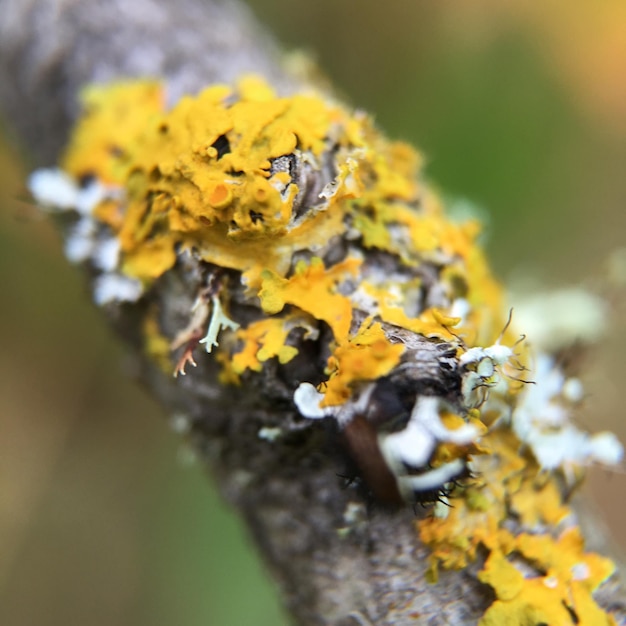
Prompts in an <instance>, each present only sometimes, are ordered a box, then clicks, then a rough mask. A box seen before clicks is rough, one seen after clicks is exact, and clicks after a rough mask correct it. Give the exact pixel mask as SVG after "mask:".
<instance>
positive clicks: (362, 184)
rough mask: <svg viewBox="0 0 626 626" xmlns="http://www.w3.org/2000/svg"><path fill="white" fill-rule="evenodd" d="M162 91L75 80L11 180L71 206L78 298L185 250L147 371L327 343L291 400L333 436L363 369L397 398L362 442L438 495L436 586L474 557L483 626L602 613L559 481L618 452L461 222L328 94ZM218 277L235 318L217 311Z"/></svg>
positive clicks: (426, 525)
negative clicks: (191, 270)
mask: <svg viewBox="0 0 626 626" xmlns="http://www.w3.org/2000/svg"><path fill="white" fill-rule="evenodd" d="M164 101H165V99H164V97H163V87H162V86H161V85H160V84H158V83H155V82H151V81H141V82H140V81H134V82H128V83H119V84H114V85H109V86H93V87H90V88H89V89H87V90H86V91H85V92H84V94H83V105H84V113H83V116H82V117H81V119H80V120H79V121H78V123H77V125H76V129H75V131H74V134H73V135H72V138H71V140H70V143H69V145H68V147H67V150H66V152H65V155H64V157H63V160H62V162H61V164H60V168H59V169H54V170H40V171H37V172H35V173H34V174H33V175H32V177H31V179H30V188H31V191H32V193H33V195H34V197H35V198H36V199H37V201H38V202H39V203H40V204H41V205H43V206H45V207H48V208H49V209H51V210H57V211H64V212H70V213H72V214H73V215H74V218H75V219H74V225H73V226H72V227H71V228H70V230H69V233H68V237H67V242H66V253H67V256H68V257H69V259H70V260H71V261H73V262H78V263H86V264H89V265H90V266H91V268H92V270H93V272H94V275H95V279H94V298H95V300H96V302H97V303H98V304H101V305H105V306H116V305H117V304H119V303H123V302H129V301H130V302H132V301H136V300H139V299H141V298H142V297H144V294H146V293H148V292H149V291H150V290H151V289H152V288H153V285H154V284H155V282H156V281H158V280H159V279H160V278H161V277H163V276H164V275H166V274H167V273H168V272H169V271H170V270H171V269H172V268H173V267H174V266H175V265H176V264H180V263H183V262H184V260H185V258H188V257H189V256H193V258H194V259H196V260H197V261H198V262H199V263H202V264H204V266H205V267H206V268H207V277H208V278H206V280H205V281H204V283H203V284H202V285H201V289H199V291H198V294H197V298H196V301H195V303H194V304H193V306H192V307H191V308H190V310H189V319H188V323H187V324H183V325H182V326H181V328H180V331H179V333H178V335H177V336H176V337H165V336H163V334H162V331H161V329H160V327H159V323H158V311H154V310H153V309H151V308H148V309H147V312H146V317H145V323H144V326H143V329H144V333H145V337H146V344H145V349H146V351H147V353H149V354H150V355H152V356H153V357H154V358H155V359H156V360H157V361H158V362H159V363H160V365H161V366H162V367H164V368H169V369H170V370H171V371H172V372H176V373H177V374H185V373H186V369H188V366H189V365H194V364H195V360H194V355H196V356H197V355H198V354H199V352H200V351H201V350H202V346H199V344H201V343H203V342H204V343H205V344H206V349H207V350H208V351H211V350H212V349H213V353H212V355H211V358H215V359H216V360H217V361H218V362H219V363H220V364H221V380H222V382H223V383H224V384H232V385H237V384H241V378H242V376H243V375H247V374H249V373H250V372H260V371H261V370H262V369H263V367H264V364H265V363H267V362H269V361H271V360H273V359H275V360H277V361H278V362H279V363H281V364H288V363H289V362H290V361H291V360H292V359H294V358H295V357H296V356H297V355H298V346H299V344H298V342H297V341H295V340H293V337H294V336H295V334H298V333H299V334H298V337H300V341H324V342H325V345H324V346H323V348H324V350H325V351H326V353H327V354H328V359H327V367H326V370H325V371H324V372H321V373H320V379H321V380H322V383H321V384H320V383H319V380H316V381H303V382H302V384H301V385H300V386H299V387H298V388H297V389H294V390H293V391H294V396H293V397H294V407H295V408H297V410H298V411H299V412H300V413H301V415H303V416H304V417H307V418H311V419H316V418H324V417H334V418H336V419H337V420H338V421H339V422H340V425H342V426H344V427H346V428H348V426H347V425H348V424H350V423H351V421H352V420H355V419H356V417H357V416H360V417H363V416H365V417H366V420H369V421H370V422H372V423H374V422H375V421H376V419H377V418H376V417H375V416H374V415H373V409H372V407H373V406H376V397H377V394H378V393H379V392H380V385H381V383H380V381H384V382H385V384H387V385H392V386H393V385H395V387H396V388H402V392H401V393H400V392H398V394H397V396H398V397H399V398H400V400H398V406H397V407H395V408H394V409H393V410H395V411H396V413H395V414H394V415H392V416H391V417H395V418H398V415H400V416H401V419H396V422H398V421H399V422H400V423H401V427H400V428H398V427H396V428H395V430H394V429H392V430H391V431H387V432H383V433H381V434H379V435H376V436H377V437H378V439H377V441H378V443H379V445H380V449H381V451H382V456H383V458H384V459H385V461H386V463H387V465H388V466H389V467H390V468H391V469H392V470H393V471H394V472H395V474H396V479H397V484H396V486H397V489H398V491H399V493H400V494H401V495H402V496H405V497H408V498H411V495H412V494H415V493H421V494H424V493H426V494H430V493H434V496H435V497H434V498H433V499H434V500H439V501H440V502H438V503H437V506H436V507H435V512H434V515H432V516H429V517H427V518H425V519H421V520H419V521H417V522H416V527H417V532H418V533H419V535H420V537H421V539H422V540H423V541H424V542H425V543H426V544H428V545H429V546H430V547H431V548H432V557H431V575H432V578H433V580H435V579H436V577H437V572H438V569H439V568H441V567H443V568H462V567H464V566H466V565H467V564H468V562H470V561H471V560H473V559H475V558H476V557H477V555H478V551H479V549H482V550H486V551H487V553H488V557H487V559H486V562H485V564H484V568H483V570H482V571H481V573H480V580H481V581H482V582H484V583H485V584H488V585H490V586H491V587H493V589H494V592H495V597H496V600H495V602H494V603H493V605H492V606H491V607H490V608H489V610H488V611H487V613H486V614H485V616H484V618H483V621H482V623H483V624H503V623H511V624H513V623H516V624H517V623H519V624H526V623H528V624H530V623H533V624H534V623H549V624H557V623H569V622H567V620H568V619H570V620H571V619H572V616H575V617H576V623H579V624H594V625H596V624H610V623H613V622H612V618H611V617H610V616H609V615H607V614H606V613H604V612H603V611H602V610H601V609H600V608H599V607H598V606H597V605H596V603H595V601H594V599H593V592H594V590H595V589H596V588H597V587H598V585H600V584H601V583H602V582H603V581H604V580H606V578H608V577H609V576H610V575H611V573H612V572H613V565H612V564H611V562H610V561H609V560H607V559H603V558H601V557H599V556H597V555H594V554H588V553H586V552H585V551H584V545H583V541H582V538H581V536H580V533H579V531H578V530H577V528H576V527H571V526H568V518H569V517H570V513H571V511H570V509H569V507H568V504H567V502H566V492H567V491H568V489H569V488H570V487H573V486H574V485H575V484H576V483H577V482H578V481H579V480H580V478H581V476H582V473H583V470H584V468H585V467H586V466H588V465H590V464H592V463H600V464H604V465H614V464H617V463H619V462H620V461H621V458H622V448H621V445H620V444H619V443H618V442H617V440H616V439H615V437H614V436H613V435H611V434H609V433H601V434H596V435H588V434H586V433H583V432H581V431H580V430H578V429H577V428H576V426H575V425H574V424H573V423H572V421H571V416H572V413H573V411H574V410H575V408H576V406H577V405H578V404H579V403H580V402H581V399H582V395H581V393H580V383H579V382H578V381H577V380H575V379H573V378H572V377H571V376H569V375H568V374H567V373H566V372H565V371H564V370H563V368H562V367H560V365H559V363H558V360H557V359H556V356H555V355H556V352H557V349H556V348H554V347H551V350H550V351H548V352H545V353H541V352H539V351H537V350H535V351H533V346H532V337H530V340H529V341H520V340H519V339H520V335H518V334H517V331H516V330H514V328H513V327H514V325H515V319H513V322H512V323H508V322H507V310H506V307H505V303H504V294H503V290H502V288H501V286H500V284H499V283H498V282H497V281H496V280H495V279H494V277H493V276H492V274H491V272H490V269H489V266H488V264H487V262H486V260H485V256H484V253H483V250H482V249H481V247H480V245H479V244H478V242H477V237H478V235H479V233H480V224H479V223H478V222H477V221H475V220H470V221H465V222H460V223H459V222H456V221H453V220H452V219H450V218H449V217H447V216H446V214H445V213H444V211H443V209H442V206H441V203H440V202H439V200H438V198H437V197H436V195H435V194H434V193H433V192H432V190H431V189H429V187H428V186H427V185H425V183H424V182H423V181H422V180H421V178H420V176H419V174H420V170H419V166H420V162H421V159H420V157H419V155H418V154H417V153H416V152H415V151H414V150H413V149H412V148H411V147H409V146H408V145H406V144H404V143H401V142H394V141H390V140H388V139H387V138H386V137H385V136H384V135H382V134H381V133H380V132H379V131H378V130H377V129H376V128H375V127H374V125H373V123H372V121H371V120H370V118H368V117H367V116H366V115H364V114H362V113H360V112H354V111H351V110H349V109H347V108H345V107H344V106H342V105H340V104H338V103H336V102H333V101H330V100H329V99H328V97H322V96H320V95H319V94H316V93H313V92H312V93H308V94H300V95H294V96H290V97H279V96H277V95H276V94H275V93H274V92H273V91H272V89H271V88H270V87H269V86H268V85H267V84H265V83H264V82H263V81H262V80H261V79H259V78H256V77H248V78H245V79H243V80H242V81H241V82H240V83H239V84H238V85H237V86H236V87H229V86H226V85H215V86H211V87H209V88H207V89H205V90H204V91H202V92H201V93H199V94H198V95H197V96H195V97H185V98H183V99H181V100H180V102H179V103H178V104H177V105H175V106H174V107H173V108H171V109H169V110H167V109H166V108H165V105H164ZM224 272H227V273H228V275H229V277H228V278H224V276H223V273H224ZM233 276H235V277H237V278H236V280H239V281H240V284H241V286H242V287H243V293H244V294H245V298H246V302H247V303H248V305H249V307H251V308H253V309H254V310H255V311H256V314H255V316H253V319H251V318H250V317H248V318H247V319H237V317H236V316H234V315H233V314H232V313H231V312H230V311H231V309H232V308H234V307H233V301H232V295H231V289H230V288H229V282H228V281H229V280H230V281H232V280H233ZM231 285H232V282H231ZM510 321H511V320H509V322H510ZM520 330H521V331H523V330H524V329H523V328H522V329H520ZM420 350H421V351H422V352H420ZM424 350H428V351H430V353H432V354H433V355H434V356H433V362H437V363H444V364H445V368H443V366H441V368H440V369H439V370H437V371H435V372H434V374H433V376H432V380H429V381H428V382H425V381H424V380H422V379H420V380H413V379H412V376H413V373H414V372H417V371H422V370H423V368H424V367H425V365H424V363H422V362H421V361H419V362H418V361H417V360H416V359H417V357H416V355H417V354H424V352H423V351H424ZM176 355H177V356H176ZM420 358H421V357H420ZM420 368H422V369H420ZM444 370H445V371H444ZM438 376H449V379H450V380H451V381H456V382H455V383H454V384H452V386H448V387H446V385H445V384H443V383H440V382H438V381H437V377H438ZM412 381H413V383H412ZM412 384H413V387H411V385H412ZM402 416H403V417H402ZM407 468H408V469H407ZM471 476H473V477H474V478H473V479H472V478H471ZM458 480H461V481H463V487H462V488H459V489H454V485H453V483H454V482H456V481H458ZM441 502H443V503H447V502H453V505H454V506H453V507H451V508H446V507H445V506H443V507H442V506H440V504H441ZM511 516H512V517H514V518H515V519H517V520H518V521H519V523H520V526H521V527H522V528H523V529H524V532H522V533H520V534H517V535H514V534H512V533H511V532H510V530H509V529H508V528H507V526H506V525H505V523H504V522H505V520H507V518H509V517H511Z"/></svg>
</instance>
